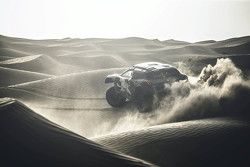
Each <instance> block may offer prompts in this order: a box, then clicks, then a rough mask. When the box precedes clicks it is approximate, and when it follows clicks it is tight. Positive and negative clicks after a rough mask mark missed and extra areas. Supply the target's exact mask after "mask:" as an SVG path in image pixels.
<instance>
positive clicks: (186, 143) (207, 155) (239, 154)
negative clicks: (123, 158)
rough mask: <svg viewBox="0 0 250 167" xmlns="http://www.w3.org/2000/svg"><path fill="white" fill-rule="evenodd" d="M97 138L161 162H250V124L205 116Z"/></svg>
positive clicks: (118, 148) (127, 151)
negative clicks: (202, 118)
mask: <svg viewBox="0 0 250 167" xmlns="http://www.w3.org/2000/svg"><path fill="white" fill-rule="evenodd" d="M94 141H96V142H98V143H100V144H103V145H105V146H108V147H109V148H111V149H114V150H117V151H121V152H122V153H126V154H128V155H132V156H135V157H139V158H142V159H144V160H148V161H150V162H153V163H155V164H157V165H159V166H169V167H172V166H176V167H182V166H183V167H187V166H190V167H193V166H220V167H221V166H225V167H226V166H248V165H249V164H250V142H249V141H250V124H249V122H245V121H239V120H233V119H226V118H225V119H223V118H220V119H218V118H217V119H207V120H206V119H205V120H195V121H187V122H179V123H171V124H164V125H159V126H154V127H151V128H147V129H144V130H139V131H134V132H127V133H121V134H114V135H110V136H104V137H101V138H96V139H94Z"/></svg>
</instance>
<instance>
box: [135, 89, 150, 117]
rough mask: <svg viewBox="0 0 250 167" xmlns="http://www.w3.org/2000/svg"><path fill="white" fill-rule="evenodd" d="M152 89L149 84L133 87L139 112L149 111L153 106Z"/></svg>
mask: <svg viewBox="0 0 250 167" xmlns="http://www.w3.org/2000/svg"><path fill="white" fill-rule="evenodd" d="M153 97H154V96H153V90H152V88H151V87H150V86H147V85H141V86H138V87H137V88H136V89H135V104H136V106H137V108H138V110H139V111H140V112H149V111H151V110H152V108H153Z"/></svg>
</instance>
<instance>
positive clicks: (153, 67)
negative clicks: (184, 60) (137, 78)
mask: <svg viewBox="0 0 250 167" xmlns="http://www.w3.org/2000/svg"><path fill="white" fill-rule="evenodd" d="M133 67H134V68H140V69H143V70H147V71H157V70H160V69H167V68H173V66H171V65H169V64H163V63H159V62H145V63H140V64H135V65H133Z"/></svg>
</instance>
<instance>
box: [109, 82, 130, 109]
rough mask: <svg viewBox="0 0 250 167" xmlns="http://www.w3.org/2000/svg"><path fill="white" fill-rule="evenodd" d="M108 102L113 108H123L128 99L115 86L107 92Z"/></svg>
mask: <svg viewBox="0 0 250 167" xmlns="http://www.w3.org/2000/svg"><path fill="white" fill-rule="evenodd" d="M106 100H107V102H108V104H109V105H111V106H112V107H122V106H123V105H124V104H125V102H126V98H125V97H123V96H122V95H121V93H120V92H119V91H117V90H116V89H115V87H114V86H113V87H111V88H109V89H108V90H107V91H106Z"/></svg>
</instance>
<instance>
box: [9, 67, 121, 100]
mask: <svg viewBox="0 0 250 167" xmlns="http://www.w3.org/2000/svg"><path fill="white" fill-rule="evenodd" d="M125 69H126V68H125ZM125 69H124V68H114V69H106V70H95V71H89V72H82V73H74V74H68V75H63V76H59V77H53V78H49V79H43V80H39V81H34V82H28V83H23V84H19V85H12V86H11V88H17V89H24V90H29V91H32V92H36V93H40V94H45V95H50V96H55V97H63V98H97V97H98V98H104V97H105V96H104V95H105V91H106V89H107V88H108V87H109V85H106V84H104V79H105V77H106V76H107V75H108V74H112V73H117V72H118V73H119V72H121V71H123V70H125Z"/></svg>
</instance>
